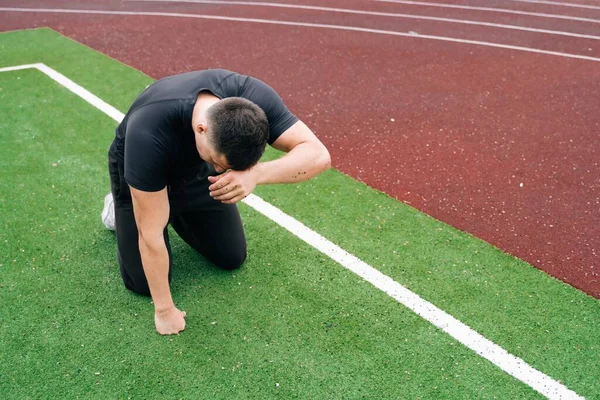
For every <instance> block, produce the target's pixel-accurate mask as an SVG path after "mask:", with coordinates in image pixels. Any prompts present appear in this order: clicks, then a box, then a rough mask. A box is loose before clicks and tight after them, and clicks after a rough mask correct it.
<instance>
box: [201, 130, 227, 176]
mask: <svg viewBox="0 0 600 400" xmlns="http://www.w3.org/2000/svg"><path fill="white" fill-rule="evenodd" d="M209 136H210V133H208V132H207V131H203V132H196V149H197V150H198V153H199V154H200V158H202V159H203V160H204V161H206V162H207V163H209V164H211V165H212V166H213V167H214V168H215V171H216V172H217V173H218V174H220V173H223V172H225V171H227V170H228V169H230V166H229V163H228V162H227V159H226V158H225V156H224V155H223V154H221V153H219V152H218V151H217V150H216V149H215V146H214V145H213V143H212V140H211V139H210V137H209Z"/></svg>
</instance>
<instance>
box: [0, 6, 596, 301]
mask: <svg viewBox="0 0 600 400" xmlns="http://www.w3.org/2000/svg"><path fill="white" fill-rule="evenodd" d="M282 2H285V3H289V4H307V5H308V4H312V5H323V6H329V7H338V8H339V7H341V6H340V5H339V2H335V1H332V0H323V1H317V0H306V2H300V1H297V2H294V1H291V0H286V1H282ZM448 3H450V2H448ZM579 3H581V4H593V3H589V2H587V3H586V2H585V1H579ZM11 4H12V6H13V7H52V8H72V9H96V10H100V9H105V10H121V11H123V10H130V11H132V10H135V11H155V12H156V11H163V12H164V11H166V12H179V13H195V14H198V13H205V14H211V15H223V16H235V17H246V18H249V17H252V18H263V19H271V20H273V19H275V20H286V21H302V22H313V23H321V24H337V25H349V26H359V27H365V28H371V29H387V30H393V31H401V32H408V31H413V32H418V33H420V34H431V35H439V36H447V37H454V38H462V39H471V40H480V41H488V42H495V43H504V44H511V45H518V46H525V47H531V48H536V49H543V50H550V51H557V52H565V53H571V54H580V55H585V56H591V57H596V58H598V60H597V61H594V60H580V59H573V58H565V57H561V56H555V55H546V54H534V53H530V52H524V51H516V50H509V49H500V48H492V47H485V46H477V45H472V44H464V43H452V42H442V41H436V40H429V39H423V38H418V37H398V36H388V35H382V34H374V33H364V32H351V31H343V30H330V29H320V28H311V27H298V26H283V25H267V24H257V23H252V22H233V21H215V20H203V19H192V18H173V17H160V16H151V17H150V16H118V15H85V14H58V13H24V12H6V11H0V30H2V31H7V30H15V29H23V28H33V27H41V26H48V27H51V28H53V29H55V30H57V31H59V32H61V33H62V34H64V35H66V36H68V37H71V38H73V39H75V40H77V41H80V42H82V43H84V44H86V45H88V46H90V47H92V48H94V49H97V50H98V51H101V52H103V53H106V54H108V55H109V56H111V57H114V58H116V59H118V60H120V61H122V62H124V63H126V64H128V65H131V66H133V67H135V68H137V69H140V70H142V71H144V72H145V73H147V74H148V75H150V76H152V77H154V78H161V77H163V76H166V75H171V74H175V73H180V72H184V71H188V70H192V69H203V68H215V67H225V68H229V69H233V70H238V71H241V72H244V73H247V74H251V75H255V76H257V77H260V78H262V79H263V80H265V81H267V82H269V83H270V84H271V85H272V86H274V87H275V88H276V89H277V90H278V91H279V92H280V93H281V94H282V96H283V97H284V98H285V100H286V102H287V103H288V105H289V106H290V108H291V109H292V110H293V111H294V112H295V113H297V114H298V115H299V116H300V118H302V119H303V120H304V121H305V122H306V123H307V124H308V125H309V126H310V127H311V128H313V130H314V131H315V132H316V133H317V135H318V136H319V137H320V138H321V139H322V140H323V141H324V142H325V143H326V145H327V146H328V147H329V149H330V150H331V153H332V156H333V160H334V166H335V167H336V168H337V169H339V170H340V171H342V172H344V173H347V174H349V175H351V176H353V177H355V178H356V179H358V180H361V181H363V182H365V183H367V184H368V185H370V186H372V187H374V188H376V189H379V190H382V191H384V192H386V193H388V194H390V195H391V196H393V197H395V198H397V199H399V200H401V201H404V202H407V203H409V204H411V205H412V206H414V207H416V208H418V209H419V210H422V211H424V212H426V213H428V214H430V215H432V216H434V217H436V218H438V219H440V220H442V221H444V222H447V223H449V224H451V225H453V226H455V227H456V228H458V229H461V230H464V231H467V232H470V233H472V234H473V235H475V236H477V237H480V238H482V239H483V240H486V241H487V242H489V243H492V244H494V245H496V246H498V247H499V248H501V249H503V250H505V251H507V252H509V253H511V254H513V255H515V256H517V257H519V258H521V259H523V260H525V261H527V262H529V263H531V264H532V265H534V266H536V267H538V268H540V269H542V270H544V271H546V272H548V273H549V274H551V275H552V276H555V277H557V278H559V279H562V280H564V281H565V282H568V283H570V284H571V285H573V286H575V287H577V288H579V289H581V290H583V291H585V292H587V293H589V294H590V295H592V296H594V297H596V298H600V277H599V274H600V265H599V264H600V263H599V261H598V253H599V252H600V228H599V226H600V213H598V209H599V207H600V161H599V160H600V141H599V140H598V133H599V132H600V113H598V110H597V107H598V104H600V41H599V40H596V39H582V38H572V37H565V36H557V35H550V34H544V33H536V32H522V31H514V30H511V31H509V30H505V29H500V28H489V27H480V26H470V25H469V26H467V25H461V24H455V23H442V22H431V21H423V20H414V19H401V18H392V17H383V16H372V15H370V16H360V15H347V14H340V13H331V12H324V11H317V10H294V9H278V8H271V7H269V8H265V7H248V6H225V5H218V4H165V3H139V2H135V3H133V2H121V1H116V0H113V1H108V2H107V1H100V0H96V1H87V2H82V1H73V0H58V1H53V2H49V1H42V0H33V1H27V2H25V3H24V2H22V1H17V0H12V1H10V0H9V1H3V2H2V5H1V7H9V6H11ZM452 4H467V3H466V2H464V1H462V2H461V1H453V2H452ZM469 4H472V5H473V4H475V2H469ZM478 5H480V6H488V7H497V8H504V9H513V10H527V11H530V12H531V11H534V12H543V13H554V14H561V15H570V16H575V17H582V16H584V17H585V18H588V19H596V20H598V23H593V22H589V23H588V22H580V21H579V22H573V21H568V20H561V19H549V18H540V17H532V16H516V15H497V14H495V13H489V12H488V13H486V12H482V11H470V10H457V9H443V8H435V9H434V8H433V7H421V6H407V5H402V4H390V3H379V2H370V1H358V0H349V1H347V2H344V5H343V8H349V9H364V10H373V11H383V12H395V13H407V14H419V15H431V16H438V17H440V16H443V17H449V18H450V17H451V18H457V19H464V20H477V21H486V22H496V23H504V24H512V25H521V26H527V27H534V28H538V29H549V30H557V31H567V32H576V33H582V34H587V35H594V36H600V10H583V11H582V10H581V9H574V8H573V9H572V8H567V7H559V6H549V5H543V4H531V3H518V2H512V1H506V0H504V1H499V0H498V1H493V2H487V1H485V2H484V1H480V2H479V4H478Z"/></svg>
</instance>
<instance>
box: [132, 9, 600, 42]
mask: <svg viewBox="0 0 600 400" xmlns="http://www.w3.org/2000/svg"><path fill="white" fill-rule="evenodd" d="M123 2H124V3H191V4H223V5H241V6H250V7H277V8H292V9H299V10H315V11H328V12H337V13H344V14H357V15H373V16H379V17H393V18H407V19H417V20H425V21H437V22H448V23H455V24H464V25H475V26H487V27H492V28H501V29H512V30H519V31H525V32H535V33H544V34H549V35H559V36H569V37H576V38H583V39H592V40H600V36H593V35H584V34H581V33H573V32H565V31H554V30H549V29H538V28H529V27H525V26H519V25H507V24H496V23H493V22H483V21H473V20H466V19H454V18H442V17H431V16H428V15H415V14H400V13H388V12H379V11H362V10H354V9H348V8H334V7H318V6H307V5H302V4H285V3H269V2H261V1H228V0H225V1H219V0H124V1H123Z"/></svg>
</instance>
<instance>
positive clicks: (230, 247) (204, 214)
mask: <svg viewBox="0 0 600 400" xmlns="http://www.w3.org/2000/svg"><path fill="white" fill-rule="evenodd" d="M115 146H116V144H115V143H113V145H112V146H111V148H110V150H109V153H108V170H109V174H110V183H111V191H112V195H113V199H114V204H115V219H116V234H117V255H118V260H119V265H120V269H121V276H122V277H123V282H124V283H125V287H127V289H129V290H132V291H134V292H136V293H139V294H142V295H146V296H149V295H150V288H149V287H148V281H147V280H146V275H145V274H144V268H143V266H142V259H141V256H140V250H139V244H138V230H137V225H136V223H135V217H134V214H133V204H132V201H131V192H130V191H129V186H128V185H127V183H126V182H125V179H124V178H123V173H124V169H123V164H122V162H120V161H119V160H118V159H117V157H116V156H115V153H116V150H115ZM214 175H216V173H215V170H214V169H213V168H212V167H211V166H210V165H208V164H206V163H202V164H201V165H198V166H197V167H195V168H193V169H189V170H187V171H185V172H184V173H183V175H182V178H180V179H177V180H176V181H175V182H174V183H173V184H171V185H169V187H168V194H169V205H170V209H171V215H170V216H169V223H170V224H171V226H172V227H173V229H174V230H175V232H177V234H178V235H179V236H180V237H181V238H182V239H183V240H184V241H185V242H186V243H187V244H189V245H190V246H192V247H193V248H194V249H195V250H196V251H197V252H199V253H200V254H202V255H203V256H204V257H206V258H207V259H208V260H209V261H211V262H212V263H213V264H215V265H217V266H218V267H221V268H224V269H236V268H238V267H240V266H241V265H242V263H243V262H244V260H245V259H246V237H245V236H244V228H243V226H242V220H241V218H240V213H239V212H238V209H237V206H236V205H234V204H223V203H221V202H220V201H216V200H214V199H213V198H212V197H210V195H209V190H208V186H210V182H209V181H208V179H207V177H208V176H214ZM163 235H164V238H165V244H166V246H167V251H168V253H169V283H170V282H171V272H172V255H171V246H170V244H169V234H168V231H167V228H166V227H165V230H164V232H163Z"/></svg>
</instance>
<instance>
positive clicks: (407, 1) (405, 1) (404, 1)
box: [372, 0, 600, 24]
mask: <svg viewBox="0 0 600 400" xmlns="http://www.w3.org/2000/svg"><path fill="white" fill-rule="evenodd" d="M372 1H378V2H380V3H397V4H408V5H415V6H426V7H441V8H457V9H460V10H476V11H489V12H497V13H504V14H517V15H531V16H533V17H542V18H556V19H567V20H571V21H582V22H592V23H594V24H598V23H600V20H598V19H591V18H582V17H572V16H569V15H559V14H546V13H535V12H529V11H516V10H511V9H507V8H493V7H475V6H461V5H458V4H446V3H428V2H424V1H411V0H372Z"/></svg>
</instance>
